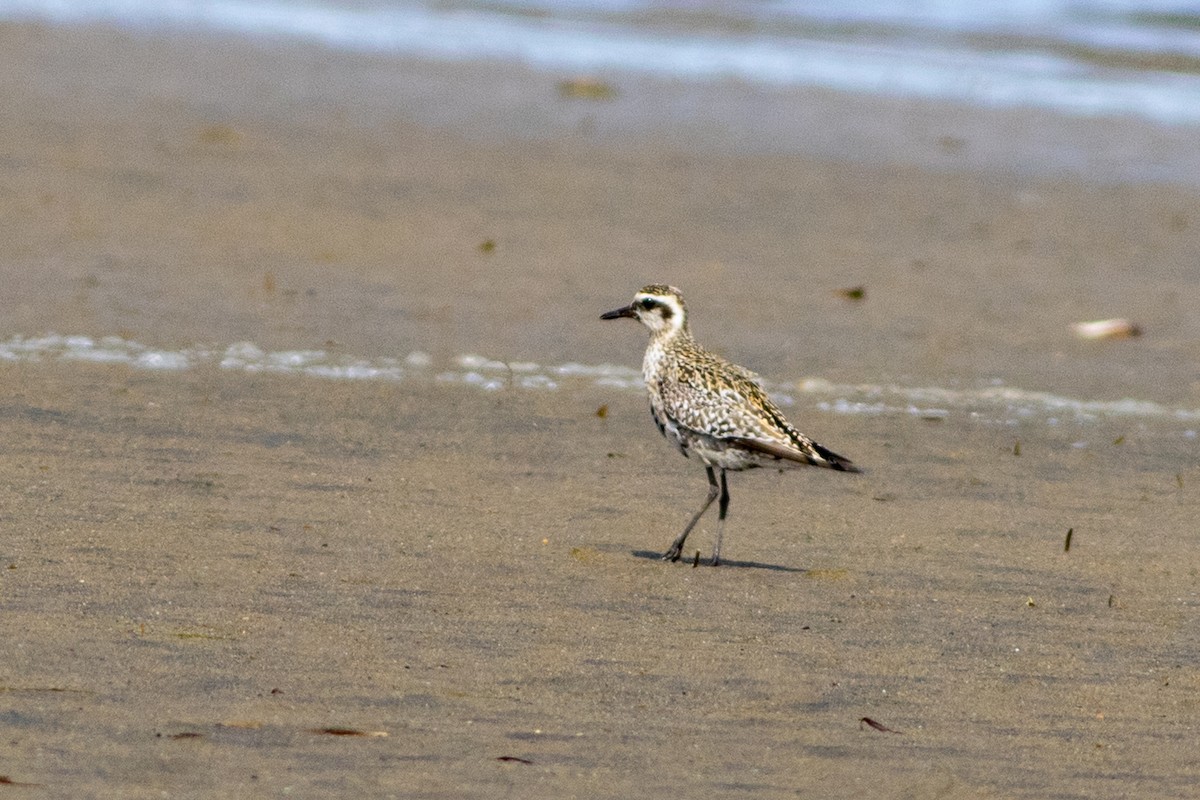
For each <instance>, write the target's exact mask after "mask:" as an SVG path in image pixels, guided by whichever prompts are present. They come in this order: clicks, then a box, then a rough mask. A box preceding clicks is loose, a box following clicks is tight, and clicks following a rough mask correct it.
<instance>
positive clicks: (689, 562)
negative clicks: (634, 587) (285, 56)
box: [630, 550, 808, 572]
mask: <svg viewBox="0 0 1200 800" xmlns="http://www.w3.org/2000/svg"><path fill="white" fill-rule="evenodd" d="M630 554H631V555H632V556H633V557H634V558H644V559H647V560H649V561H662V553H659V552H656V551H654V550H632V551H630ZM675 563H676V564H677V565H679V566H681V567H691V566H693V565H694V564H695V559H694V558H680V559H679V560H678V561H676V562H675ZM699 566H701V567H711V566H712V560H711V559H704V558H701V559H700V564H699ZM721 566H722V567H742V568H745V569H767V570H771V571H772V572H808V570H806V569H804V568H803V567H785V566H784V565H782V564H765V563H763V562H762V561H729V560H727V559H721Z"/></svg>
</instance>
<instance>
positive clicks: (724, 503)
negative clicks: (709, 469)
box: [709, 470, 729, 567]
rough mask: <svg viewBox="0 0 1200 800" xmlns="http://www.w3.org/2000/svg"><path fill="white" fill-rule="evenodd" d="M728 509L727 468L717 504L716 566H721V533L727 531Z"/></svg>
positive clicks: (723, 471) (713, 563) (722, 471)
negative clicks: (719, 500) (726, 513)
mask: <svg viewBox="0 0 1200 800" xmlns="http://www.w3.org/2000/svg"><path fill="white" fill-rule="evenodd" d="M714 488H715V487H714ZM709 502H710V503H711V502H712V501H711V500H709ZM728 510H729V485H728V484H726V483H725V470H721V502H720V503H719V504H718V505H717V544H716V546H714V547H713V560H712V565H713V566H714V567H719V566H721V535H722V534H724V533H725V512H727V511H728Z"/></svg>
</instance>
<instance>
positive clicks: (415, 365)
mask: <svg viewBox="0 0 1200 800" xmlns="http://www.w3.org/2000/svg"><path fill="white" fill-rule="evenodd" d="M0 361H7V362H24V363H56V362H57V363H71V362H87V363H93V364H115V365H123V366H126V367H128V368H130V369H138V370H159V371H182V370H187V369H192V368H195V367H201V366H205V365H207V366H215V367H217V368H220V369H224V370H229V371H232V372H247V373H252V374H254V373H271V374H278V375H296V376H302V377H310V378H318V379H322V380H365V381H389V382H399V381H403V380H407V379H420V378H424V379H426V380H428V379H432V380H436V381H439V382H442V383H453V384H459V385H462V386H468V387H472V388H477V389H482V390H484V391H501V390H506V389H513V388H516V389H522V390H529V391H554V390H556V389H558V388H560V386H562V385H563V384H564V383H567V382H576V383H579V382H583V383H591V384H592V385H593V386H599V387H603V388H607V389H615V390H619V391H642V389H643V384H642V378H641V374H640V372H639V371H638V370H636V369H634V368H632V367H625V366H618V365H614V364H581V363H578V362H567V363H565V364H559V365H554V366H542V365H539V364H536V363H534V362H531V361H512V362H506V361H502V360H498V359H492V358H488V357H486V356H481V355H476V354H465V355H462V356H459V357H457V358H455V359H453V364H452V367H451V368H448V369H441V370H438V371H435V370H434V369H433V367H434V363H433V358H432V357H431V356H430V355H429V354H428V353H425V352H422V351H419V350H417V351H413V352H411V353H409V354H408V355H407V356H405V357H404V358H402V359H399V358H394V357H380V358H363V357H359V356H349V355H337V354H331V353H328V352H326V351H324V350H300V349H296V350H278V351H267V350H264V349H263V348H261V347H259V346H258V345H256V344H254V343H253V342H235V343H234V344H231V345H228V346H226V347H224V348H220V347H212V348H203V347H196V348H186V349H183V350H162V349H154V348H150V347H147V346H146V345H143V344H141V343H140V342H137V341H133V340H129V339H124V338H121V337H119V336H106V337H103V338H100V339H95V338H93V337H90V336H62V335H59V334H46V335H44V336H31V337H24V336H14V337H12V338H10V339H9V340H7V341H4V342H0ZM766 388H767V389H768V391H769V392H770V393H771V396H772V397H773V398H775V400H776V401H777V402H778V403H779V404H780V405H784V406H793V405H797V403H798V401H797V396H798V395H799V396H807V397H810V398H812V401H811V405H812V407H815V408H817V409H819V410H821V411H825V412H828V413H831V414H851V415H864V416H914V417H920V418H922V419H931V420H939V419H946V418H948V417H951V416H954V415H961V416H965V417H967V418H969V419H977V420H982V421H986V422H1000V423H1002V424H1017V423H1019V422H1020V421H1022V420H1035V421H1037V420H1040V421H1043V422H1045V423H1046V424H1048V425H1057V424H1059V423H1060V422H1061V421H1072V422H1075V423H1090V422H1094V421H1096V420H1098V419H1101V418H1107V417H1125V418H1133V419H1163V420H1173V421H1177V422H1181V423H1194V422H1200V409H1190V408H1171V407H1169V406H1165V405H1163V404H1161V403H1157V402H1154V401H1150V400H1139V399H1136V398H1125V399H1121V400H1079V399H1075V398H1071V397H1063V396H1061V395H1055V394H1052V393H1049V392H1042V391H1030V390H1026V389H1020V388H1016V387H1012V386H1004V385H999V384H993V385H990V386H984V387H979V388H973V389H949V388H945V387H939V386H901V385H898V384H883V385H875V384H862V385H853V384H838V383H832V382H830V381H827V380H824V379H822V378H806V379H804V380H801V381H796V382H794V383H781V384H769V385H767V386H766ZM1187 435H1189V436H1192V437H1194V436H1196V433H1195V431H1188V432H1187Z"/></svg>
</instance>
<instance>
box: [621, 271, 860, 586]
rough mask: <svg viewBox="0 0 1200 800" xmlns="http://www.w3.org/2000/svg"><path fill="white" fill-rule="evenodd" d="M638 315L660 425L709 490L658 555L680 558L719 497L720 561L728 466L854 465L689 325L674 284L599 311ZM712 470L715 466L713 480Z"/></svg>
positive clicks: (716, 555)
mask: <svg viewBox="0 0 1200 800" xmlns="http://www.w3.org/2000/svg"><path fill="white" fill-rule="evenodd" d="M621 317H629V318H631V319H636V320H638V321H639V322H641V323H642V324H643V325H645V326H646V327H647V328H649V329H650V344H649V345H648V346H647V347H646V355H645V358H644V359H643V361H642V378H643V379H644V380H645V382H646V390H647V391H648V392H649V394H650V413H651V414H652V415H653V417H654V422H655V424H656V425H658V430H659V432H660V433H662V435H663V436H665V437H666V438H667V441H669V442H671V443H672V444H674V445H675V446H676V447H678V448H679V452H681V453H683V455H684V456H691V455H695V456H697V457H699V459H700V461H701V462H703V464H704V469H705V472H707V473H708V497H707V498H705V500H704V505H702V506H700V510H699V511H697V512H696V514H695V516H693V517H692V519H691V521H690V522H688V524H687V527H685V528H684V529H683V533H681V534H679V536H677V537H676V538H675V541H673V542H671V546H670V547H669V548H668V549H667V552H665V553H663V555H662V557H663V559H664V560H666V561H678V560H679V556H680V553H682V552H683V543H684V541H686V540H687V537H688V534H689V533H691V532H692V528H694V527H696V523H697V522H699V521H700V517H702V516H703V515H704V512H705V511H707V510H708V507H709V506H711V505H712V502H713V500H716V499H717V497H718V496H719V497H720V498H721V502H720V504H719V505H718V506H717V507H718V509H719V514H718V523H717V539H716V544H715V545H714V546H713V558H712V564H713V566H717V565H718V564H720V563H721V536H722V534H723V533H724V529H725V516H726V513H727V512H728V511H729V486H728V484H727V483H726V480H725V473H726V472H727V471H728V470H744V469H752V468H754V467H763V466H775V467H785V466H801V465H808V466H814V467H825V468H827V469H834V470H839V471H841V472H858V471H859V469H858V467H856V466H854V464H852V463H851V462H850V460H849V459H847V458H844V457H842V456H839V455H838V454H837V453H835V452H833V451H832V450H829V449H828V448H825V447H822V446H821V445H819V444H817V443H816V442H814V441H813V440H812V439H810V438H808V437H807V436H805V435H804V434H803V433H800V431H798V430H796V429H795V428H793V427H792V426H791V424H789V423H788V421H787V420H786V419H784V418H783V414H782V412H780V410H779V408H778V407H777V406H776V405H775V403H773V402H772V401H771V398H770V397H768V396H767V393H766V392H765V391H764V390H763V388H762V385H761V383H760V380H759V378H758V376H757V375H755V374H754V373H753V372H751V371H749V370H747V369H744V368H742V367H739V366H737V365H736V364H731V363H730V362H728V361H726V360H725V359H723V358H721V357H720V356H717V355H714V354H713V353H710V352H708V351H707V350H705V349H704V348H703V347H701V346H700V345H699V344H697V343H696V340H695V339H693V338H692V334H691V331H689V330H688V318H687V306H685V305H684V304H683V295H681V294H680V292H679V290H678V289H676V288H675V287H674V286H664V285H661V284H652V285H650V286H646V287H643V288H642V289H641V291H639V292H638V293H637V294H635V295H634V296H633V302H632V303H630V304H629V305H627V306H625V307H624V308H618V309H616V310H614V311H609V312H608V313H606V314H601V315H600V319H619V318H621ZM716 471H720V473H721V480H720V482H719V483H718V481H717V474H716Z"/></svg>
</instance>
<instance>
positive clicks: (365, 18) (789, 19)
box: [0, 0, 1200, 126]
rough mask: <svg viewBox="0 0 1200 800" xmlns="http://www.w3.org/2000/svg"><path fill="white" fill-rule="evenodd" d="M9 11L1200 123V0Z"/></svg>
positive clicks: (311, 4)
mask: <svg viewBox="0 0 1200 800" xmlns="http://www.w3.org/2000/svg"><path fill="white" fill-rule="evenodd" d="M0 19H10V20H39V21H43V22H48V23H51V24H64V25H73V24H94V23H101V24H109V25H118V26H123V27H128V28H134V29H151V30H164V29H169V30H173V31H185V32H186V31H193V30H195V31H200V30H204V31H215V32H223V33H232V34H235V35H243V36H247V37H282V38H288V39H294V40H302V41H310V42H314V43H319V44H320V45H323V46H327V47H333V48H346V49H351V50H358V51H370V52H381V53H390V54H396V55H402V56H406V57H417V58H428V59H442V60H480V59H493V60H503V61H511V62H519V63H522V64H525V65H528V66H531V67H534V68H538V69H548V70H555V71H571V72H578V73H587V74H599V75H604V74H606V73H609V72H618V73H621V72H623V73H628V72H635V73H644V74H651V75H655V76H659V77H665V78H669V79H677V80H681V81H736V82H744V83H748V84H761V85H767V86H776V87H778V86H783V87H818V88H825V89H831V90H836V91H843V92H853V93H859V94H868V95H870V94H874V95H882V96H888V97H899V98H917V99H927V100H943V101H950V102H957V103H964V104H970V105H976V106H985V107H1001V108H1012V107H1028V108H1037V109H1043V110H1051V111H1054V112H1058V113H1062V114H1067V115H1076V116H1118V117H1132V118H1137V119H1141V120H1146V121H1151V122H1154V123H1158V124H1164V125H1185V126H1194V125H1200V4H1197V3H1194V2H1178V1H1177V0H1176V1H1172V0H979V1H978V2H970V3H964V2H956V1H955V0H925V1H923V2H922V1H921V0H908V2H904V1H902V0H861V1H860V2H854V3H840V2H817V1H816V0H777V1H776V2H767V1H764V0H759V1H758V2H752V1H750V0H741V1H740V2H705V0H674V1H672V0H566V1H565V2H550V1H549V0H543V1H541V2H539V0H490V2H488V1H484V2H461V1H456V0H443V1H442V2H397V1H395V0H392V1H391V2H370V1H369V0H0Z"/></svg>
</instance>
